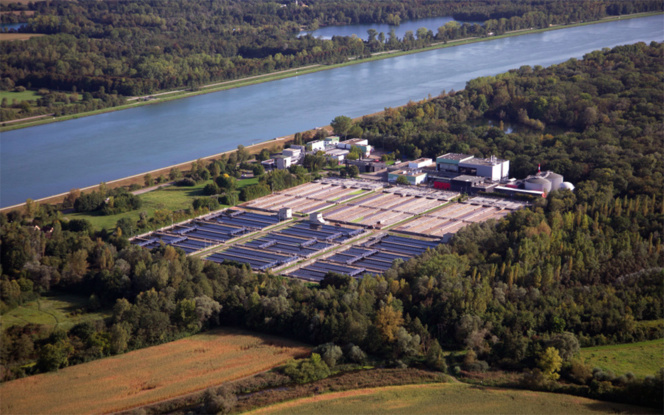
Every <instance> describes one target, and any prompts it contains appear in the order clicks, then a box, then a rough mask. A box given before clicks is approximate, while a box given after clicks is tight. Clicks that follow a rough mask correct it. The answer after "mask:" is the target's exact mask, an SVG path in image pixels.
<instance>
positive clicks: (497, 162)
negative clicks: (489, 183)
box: [459, 156, 510, 181]
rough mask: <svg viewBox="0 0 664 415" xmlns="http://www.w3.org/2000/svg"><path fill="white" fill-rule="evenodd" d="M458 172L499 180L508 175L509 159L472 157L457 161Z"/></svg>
mask: <svg viewBox="0 0 664 415" xmlns="http://www.w3.org/2000/svg"><path fill="white" fill-rule="evenodd" d="M459 173H461V174H466V175H474V176H482V177H486V178H487V179H491V180H493V181H500V180H503V179H507V178H508V177H509V174H510V161H509V160H502V159H499V158H497V157H495V156H491V157H489V158H486V159H478V158H472V159H468V160H464V161H460V162H459Z"/></svg>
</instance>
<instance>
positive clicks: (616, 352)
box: [581, 339, 664, 377]
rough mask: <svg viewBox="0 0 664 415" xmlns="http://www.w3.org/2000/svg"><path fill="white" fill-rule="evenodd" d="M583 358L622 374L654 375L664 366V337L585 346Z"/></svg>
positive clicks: (603, 368)
mask: <svg viewBox="0 0 664 415" xmlns="http://www.w3.org/2000/svg"><path fill="white" fill-rule="evenodd" d="M581 360H582V361H583V362H584V363H586V364H588V365H590V367H593V368H595V367H598V368H600V369H602V370H609V371H611V372H613V373H614V374H616V375H618V376H620V375H624V374H625V373H627V372H631V373H633V374H635V375H636V376H638V377H645V376H653V375H654V374H655V373H656V372H657V371H658V370H659V369H660V368H662V367H664V339H658V340H651V341H645V342H638V343H626V344H612V345H609V346H597V347H584V348H582V349H581Z"/></svg>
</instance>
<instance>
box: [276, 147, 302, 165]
mask: <svg viewBox="0 0 664 415" xmlns="http://www.w3.org/2000/svg"><path fill="white" fill-rule="evenodd" d="M281 154H283V155H284V156H287V157H290V158H291V162H292V161H294V160H297V159H299V158H300V155H301V154H302V151H301V150H300V149H299V148H293V147H291V148H285V149H284V151H282V152H281Z"/></svg>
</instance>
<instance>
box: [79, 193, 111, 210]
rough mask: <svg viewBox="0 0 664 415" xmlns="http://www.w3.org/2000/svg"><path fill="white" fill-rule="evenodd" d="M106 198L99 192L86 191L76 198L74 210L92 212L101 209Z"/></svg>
mask: <svg viewBox="0 0 664 415" xmlns="http://www.w3.org/2000/svg"><path fill="white" fill-rule="evenodd" d="M104 200H105V198H104V196H103V195H102V194H101V193H99V192H92V193H86V194H83V195H81V196H80V197H79V198H78V199H76V201H75V202H74V210H76V211H77V212H92V211H94V210H97V209H99V208H100V207H101V206H102V204H103V203H104Z"/></svg>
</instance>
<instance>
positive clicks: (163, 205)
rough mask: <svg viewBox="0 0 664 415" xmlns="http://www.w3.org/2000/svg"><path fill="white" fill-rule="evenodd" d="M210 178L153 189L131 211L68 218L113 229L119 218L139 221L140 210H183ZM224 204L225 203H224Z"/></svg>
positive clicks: (240, 182)
mask: <svg viewBox="0 0 664 415" xmlns="http://www.w3.org/2000/svg"><path fill="white" fill-rule="evenodd" d="M211 182H212V181H211V180H209V181H207V182H204V183H200V184H198V185H196V186H192V187H178V186H168V187H164V188H163V189H157V190H153V191H151V192H147V193H143V194H142V195H140V198H141V200H142V201H143V206H142V207H141V208H140V209H138V210H134V211H131V212H125V213H119V214H117V215H108V216H105V215H102V214H100V213H96V212H92V213H70V214H67V215H65V218H67V219H86V220H89V221H90V223H92V225H93V226H94V227H95V229H107V230H109V231H112V230H114V229H115V224H116V223H117V222H118V220H119V219H121V218H124V217H128V218H131V219H132V220H133V221H138V219H139V215H140V212H146V213H147V214H148V217H151V216H152V215H153V214H154V211H155V210H159V209H168V210H171V211H175V210H182V209H187V208H191V207H192V205H191V204H192V202H193V201H194V198H197V197H203V196H205V195H204V194H203V188H204V187H205V185H206V184H208V183H211ZM256 183H258V179H257V178H253V179H244V180H238V188H240V189H241V188H242V187H244V186H249V185H252V184H256ZM222 206H223V205H222ZM136 232H138V230H136V231H135V233H136Z"/></svg>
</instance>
